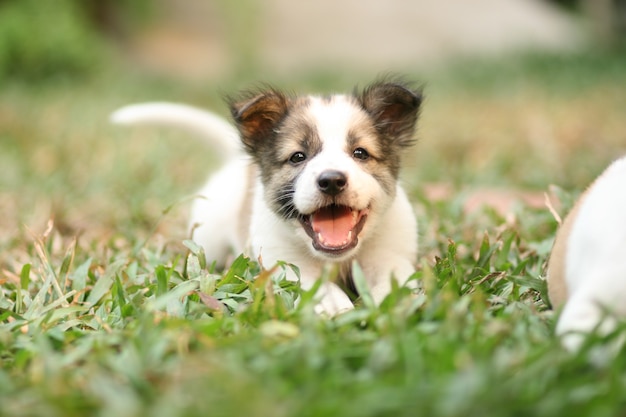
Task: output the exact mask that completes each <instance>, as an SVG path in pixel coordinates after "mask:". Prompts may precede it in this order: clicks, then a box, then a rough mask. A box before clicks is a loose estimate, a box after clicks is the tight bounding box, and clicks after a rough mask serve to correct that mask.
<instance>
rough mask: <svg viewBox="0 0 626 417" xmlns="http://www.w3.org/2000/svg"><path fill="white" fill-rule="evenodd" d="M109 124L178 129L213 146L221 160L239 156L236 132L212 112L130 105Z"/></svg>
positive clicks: (168, 105) (172, 105) (162, 104)
mask: <svg viewBox="0 0 626 417" xmlns="http://www.w3.org/2000/svg"><path fill="white" fill-rule="evenodd" d="M110 120H111V122H112V123H115V124H119V125H148V126H166V127H179V128H182V129H184V130H186V131H188V132H190V133H192V134H195V135H198V136H200V137H201V138H202V139H205V140H206V141H207V142H208V143H209V144H211V145H213V146H215V147H216V150H217V151H218V152H219V153H220V156H221V157H222V159H223V160H229V159H232V158H234V157H235V156H236V155H239V154H240V153H241V148H240V141H239V133H238V132H237V129H235V127H234V126H233V125H232V124H230V123H229V122H228V121H226V120H225V119H224V118H223V117H220V116H218V115H216V114H214V113H211V112H209V111H206V110H202V109H199V108H196V107H192V106H188V105H185V104H178V103H167V102H155V103H141V104H131V105H128V106H125V107H122V108H121V109H118V110H116V111H115V112H113V113H112V114H111V117H110Z"/></svg>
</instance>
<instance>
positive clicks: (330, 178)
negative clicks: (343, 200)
mask: <svg viewBox="0 0 626 417" xmlns="http://www.w3.org/2000/svg"><path fill="white" fill-rule="evenodd" d="M347 185H348V178H347V177H346V175H345V174H344V173H343V172H341V171H335V170H328V171H324V172H322V173H321V174H320V176H319V177H318V178H317V187H318V188H319V190H320V191H321V192H323V193H324V194H328V195H330V196H333V197H334V196H336V195H338V194H339V193H341V192H342V191H343V190H344V189H345V188H346V186H347Z"/></svg>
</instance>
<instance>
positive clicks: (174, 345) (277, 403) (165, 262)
mask: <svg viewBox="0 0 626 417" xmlns="http://www.w3.org/2000/svg"><path fill="white" fill-rule="evenodd" d="M357 78H358V77H357ZM420 78H422V77H420ZM423 79H426V80H427V81H428V83H427V85H426V93H427V100H426V102H425V107H424V111H423V114H422V124H421V127H420V130H419V137H420V142H419V143H418V145H417V147H416V148H415V151H414V152H413V153H412V154H411V155H409V156H408V157H407V164H406V165H407V168H406V170H405V172H404V179H405V182H406V183H407V184H408V188H409V191H410V194H411V195H412V196H413V197H414V201H415V203H416V209H417V213H418V219H419V222H420V227H421V231H420V235H421V238H420V239H421V241H420V258H419V260H417V262H418V265H419V269H418V272H417V273H416V274H415V276H414V279H417V280H420V281H422V283H423V286H424V294H420V295H413V294H410V293H409V292H408V291H406V290H404V289H401V288H397V289H395V290H394V291H393V293H392V294H391V295H390V296H389V297H388V298H387V299H386V300H385V302H384V303H383V304H382V305H381V306H380V307H376V306H372V305H371V304H369V302H368V301H367V300H368V299H367V297H363V300H362V301H359V303H358V307H357V309H355V310H354V311H352V312H349V313H346V314H343V315H341V316H339V317H337V318H335V319H326V318H323V317H319V316H316V315H315V314H314V313H313V305H312V302H311V297H312V293H311V292H309V293H303V292H302V291H301V290H300V289H299V288H298V287H297V285H294V284H293V283H290V282H287V281H285V280H284V279H281V278H280V277H277V278H270V276H269V275H268V273H267V272H266V271H262V270H260V268H259V266H258V265H257V264H256V263H255V262H253V261H251V260H249V259H246V258H243V257H240V258H238V259H237V261H236V262H235V263H234V264H233V266H232V267H231V268H230V269H229V270H227V271H213V269H212V267H211V260H206V259H204V257H203V255H202V253H201V251H199V250H198V248H197V247H196V246H195V245H194V244H193V243H190V242H188V241H187V240H186V239H187V236H186V232H185V217H186V209H187V206H188V202H189V196H190V195H192V194H193V192H194V189H195V187H197V186H198V185H199V184H200V183H201V182H202V181H203V180H204V178H205V176H206V174H207V172H208V171H209V170H210V167H211V166H212V164H213V163H214V160H212V159H211V157H210V155H209V152H201V151H199V150H201V149H203V148H202V147H203V145H202V144H201V142H196V141H193V140H191V139H188V138H187V137H185V136H184V135H178V134H177V132H163V131H156V130H154V129H130V130H122V129H119V128H114V127H111V126H109V125H108V124H107V122H106V117H107V115H108V113H109V112H110V111H111V110H113V109H114V108H116V107H117V106H120V105H122V104H125V103H127V102H134V101H141V100H151V99H171V100H180V101H187V102H192V103H195V104H199V105H204V106H207V107H210V108H213V109H216V110H217V111H221V112H225V109H224V108H223V107H221V104H220V102H219V100H218V96H219V94H218V88H217V87H216V88H215V89H212V88H203V89H198V87H197V86H193V85H184V84H177V83H175V82H172V81H168V80H155V79H146V77H142V76H138V75H133V74H129V75H122V76H120V75H119V74H108V75H107V74H104V75H102V76H101V77H99V78H97V79H95V80H92V81H84V82H82V83H80V84H69V83H65V84H62V85H37V86H28V85H19V84H13V85H10V86H7V88H5V89H3V92H2V94H1V95H0V126H1V127H2V130H0V166H2V170H1V173H0V213H1V214H2V216H1V218H0V415H11V416H13V415H29V416H30V415H32V416H35V415H41V416H74V415H75V416H84V415H101V416H109V415H111V416H116V417H120V416H144V415H156V416H173V415H181V416H182V415H185V416H187V415H189V416H193V415H225V416H226V415H229V416H240V415H241V416H243V415H249V416H330V415H337V416H392V415H393V416H404V415H406V416H413V415H425V416H474V415H476V416H479V415H489V416H500V415H502V416H505V415H506V416H512V415H514V416H517V415H518V416H528V415H545V416H555V415H589V416H614V415H621V414H623V413H624V410H626V394H624V393H625V392H626V359H625V358H626V356H624V355H623V352H622V354H621V355H618V356H617V357H615V358H614V359H613V360H612V361H609V362H602V361H597V360H594V359H593V358H594V357H595V356H594V349H596V348H598V347H599V346H602V345H604V344H606V343H607V339H608V338H610V337H615V335H611V336H609V337H605V338H603V339H600V338H595V337H590V338H589V341H588V343H587V345H586V346H585V348H584V349H583V350H582V351H581V352H579V353H577V354H570V353H567V352H565V351H564V350H563V349H562V348H561V347H560V345H559V343H558V340H557V339H556V338H555V336H554V334H553V328H554V324H555V317H556V316H555V313H553V312H552V310H550V309H549V304H548V299H547V296H546V286H545V282H544V280H543V272H544V265H545V262H546V259H547V255H548V253H549V250H550V246H551V243H552V239H553V236H554V231H555V230H556V222H555V220H554V218H553V217H552V215H551V214H550V213H549V211H548V210H547V209H544V208H533V207H528V206H524V205H523V204H519V205H517V206H515V208H514V209H513V211H512V212H511V213H509V214H508V215H507V216H504V215H503V214H500V213H498V212H496V211H494V210H492V209H489V208H485V209H481V210H477V211H474V212H472V213H467V212H466V211H464V210H463V204H464V201H465V199H466V196H467V192H468V190H471V189H472V188H474V187H477V186H484V185H488V186H498V187H508V188H511V187H514V188H516V189H525V190H526V189H531V190H537V191H539V192H542V191H546V190H547V189H548V186H549V185H550V184H557V185H559V186H561V187H562V188H563V189H562V190H561V191H560V192H559V193H558V195H559V196H560V197H561V200H562V203H563V204H562V207H561V208H560V211H561V213H563V212H565V211H566V210H567V208H568V207H569V206H570V205H571V199H572V198H573V197H574V196H575V195H577V194H578V192H580V191H581V190H582V189H583V188H584V186H585V185H586V184H587V183H588V182H589V181H590V180H591V179H592V178H593V176H594V175H596V174H597V173H599V172H600V171H601V170H602V168H603V167H604V166H605V165H606V164H607V163H608V162H609V161H610V160H611V159H613V158H614V157H616V156H617V155H619V154H620V153H621V152H623V150H624V144H625V143H626V125H625V124H624V122H623V120H624V114H625V111H626V88H625V87H624V86H626V59H625V58H624V54H621V53H605V54H602V53H598V54H597V56H596V55H593V56H592V57H584V56H583V57H569V58H567V57H552V58H550V57H535V58H525V59H521V60H518V61H515V62H513V63H512V62H508V63H490V64H487V63H480V64H476V63H471V64H464V66H463V68H462V69H459V70H452V71H450V72H447V73H445V74H443V75H442V74H437V75H432V74H431V75H429V74H424V75H423ZM271 81H274V80H271ZM285 83H287V84H289V87H293V86H295V87H297V88H298V89H299V90H308V89H311V88H313V87H315V88H317V89H321V90H325V89H350V88H351V87H352V86H351V84H352V83H353V80H351V79H350V77H345V79H344V78H342V77H339V76H337V77H336V78H334V79H333V78H332V77H329V76H328V75H325V74H322V75H315V74H312V75H308V76H306V77H301V78H299V79H294V80H286V81H285ZM242 85H243V86H246V84H245V83H240V82H237V80H227V81H225V83H224V86H220V87H219V90H221V91H228V89H229V88H231V86H232V88H235V86H239V87H240V86H242ZM427 181H437V182H444V183H449V184H451V186H452V190H453V193H452V196H449V197H447V198H446V199H444V200H442V201H434V200H430V199H429V198H427V196H426V194H425V192H424V190H423V187H422V185H423V183H424V182H427ZM225 203H227V202H225ZM50 219H52V222H50V223H49V222H48V221H49V220H50ZM48 226H50V227H48ZM290 267H291V266H289V265H281V266H279V267H278V268H290ZM357 279H358V276H357ZM298 296H299V297H301V298H302V302H301V303H299V304H298V305H297V306H295V305H294V300H295V299H296V298H297V297H298ZM622 327H624V326H622ZM624 331H626V329H625V328H621V329H619V331H618V332H622V333H623V332H624Z"/></svg>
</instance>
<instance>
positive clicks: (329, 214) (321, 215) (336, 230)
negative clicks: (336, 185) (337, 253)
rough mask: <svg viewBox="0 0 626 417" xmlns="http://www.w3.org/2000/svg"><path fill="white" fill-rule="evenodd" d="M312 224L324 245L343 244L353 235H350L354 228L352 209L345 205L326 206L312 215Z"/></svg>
mask: <svg viewBox="0 0 626 417" xmlns="http://www.w3.org/2000/svg"><path fill="white" fill-rule="evenodd" d="M311 226H312V227H313V231H314V232H315V234H316V235H318V234H319V235H321V238H318V239H319V241H320V243H322V244H323V245H324V246H331V247H332V246H336V247H339V246H343V245H345V244H346V243H347V242H348V241H349V240H351V239H352V237H348V234H349V233H350V230H352V229H353V228H354V217H353V216H352V210H351V209H350V208H349V207H345V206H330V207H324V208H323V209H320V210H318V211H316V212H315V213H313V215H311Z"/></svg>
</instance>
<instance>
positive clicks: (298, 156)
mask: <svg viewBox="0 0 626 417" xmlns="http://www.w3.org/2000/svg"><path fill="white" fill-rule="evenodd" d="M305 159H306V155H305V154H304V153H303V152H295V153H294V154H293V155H291V157H289V162H291V163H292V164H294V165H296V164H299V163H300V162H302V161H304V160H305Z"/></svg>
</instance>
